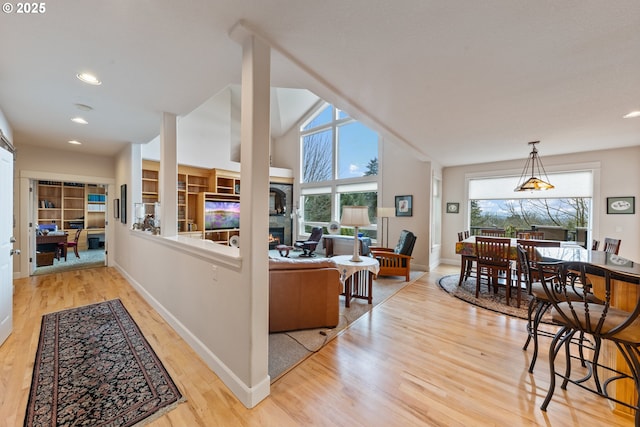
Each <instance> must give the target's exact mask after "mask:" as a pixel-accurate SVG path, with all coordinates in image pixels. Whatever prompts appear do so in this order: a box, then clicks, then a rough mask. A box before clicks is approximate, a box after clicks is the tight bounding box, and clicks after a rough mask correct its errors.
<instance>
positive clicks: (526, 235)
mask: <svg viewBox="0 0 640 427" xmlns="http://www.w3.org/2000/svg"><path fill="white" fill-rule="evenodd" d="M516 237H517V238H518V239H527V240H544V231H518V233H517V234H516Z"/></svg>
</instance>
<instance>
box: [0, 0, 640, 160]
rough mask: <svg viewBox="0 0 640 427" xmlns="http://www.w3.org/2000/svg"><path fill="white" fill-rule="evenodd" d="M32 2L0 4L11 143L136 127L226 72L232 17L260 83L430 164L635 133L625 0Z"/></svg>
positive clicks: (96, 146) (602, 141) (213, 85)
mask: <svg viewBox="0 0 640 427" xmlns="http://www.w3.org/2000/svg"><path fill="white" fill-rule="evenodd" d="M45 6H46V10H45V11H44V13H40V14H28V15H27V14H18V13H16V11H13V13H6V12H5V13H3V14H2V15H1V16H0V109H1V110H2V111H3V112H4V114H5V116H6V117H7V120H8V121H9V123H10V125H11V126H12V128H13V131H14V143H15V145H16V146H18V147H19V146H20V145H21V144H31V145H42V146H46V147H49V148H54V149H61V150H75V151H80V152H85V153H95V154H100V155H113V154H114V153H116V152H118V151H119V150H120V149H121V148H122V147H123V145H124V144H127V143H129V142H134V143H145V142H148V141H150V140H152V139H153V138H154V137H155V136H156V135H157V134H158V132H159V129H160V116H161V113H162V112H163V111H166V112H171V113H175V114H177V115H185V114H187V113H189V112H190V111H192V110H193V109H195V108H196V107H198V106H199V105H201V104H203V103H204V102H205V101H206V100H207V99H209V98H211V97H212V96H214V95H215V94H216V93H219V92H220V91H221V90H222V89H223V88H225V87H227V86H228V85H230V84H234V85H237V84H239V83H240V72H241V49H240V46H239V45H238V44H237V43H236V42H235V41H233V40H232V38H231V37H230V35H229V32H230V30H231V28H232V27H233V26H234V25H235V24H236V23H237V22H238V21H240V20H243V21H244V22H246V25H247V26H248V27H250V28H252V29H253V30H255V31H256V32H257V33H259V34H260V35H261V36H262V37H264V38H265V39H267V40H268V41H269V42H271V43H272V44H273V46H274V54H273V71H272V85H273V86H274V87H278V88H289V89H309V90H311V91H312V92H313V93H315V94H316V95H318V96H320V97H322V98H323V99H326V100H328V101H329V102H332V103H335V104H336V105H337V106H338V107H341V108H343V109H345V110H346V111H348V112H349V113H350V114H351V115H352V116H354V117H356V118H358V119H361V120H362V121H364V122H365V123H366V124H368V125H370V126H371V127H373V128H375V129H376V130H378V131H380V132H381V133H382V134H383V135H384V136H385V137H386V138H388V139H390V140H392V141H394V142H395V143H398V144H400V145H401V146H403V147H405V148H407V149H409V150H412V151H413V152H415V153H416V154H417V155H418V156H420V157H422V158H424V159H433V160H436V161H438V162H440V163H441V164H442V165H444V166H449V165H459V164H469V163H477V162H484V161H495V160H508V159H520V158H524V157H526V155H527V153H528V150H529V147H528V146H527V145H526V143H527V142H528V141H532V140H541V141H542V143H541V144H540V146H539V149H540V152H541V154H542V155H543V156H547V155H552V154H564V153H571V152H578V151H590V150H597V149H603V148H612V147H625V146H635V145H640V118H636V119H623V118H622V116H623V115H625V114H627V113H628V112H630V111H632V110H640V81H639V80H640V77H639V76H640V31H639V30H638V29H639V28H640V2H638V1H637V0H618V1H615V2H611V1H604V0H602V1H600V0H598V1H594V0H581V1H571V0H563V1H553V2H551V1H545V2H540V1H530V0H514V1H506V0H504V1H498V0H494V1H482V2H479V1H472V0H466V1H462V0H447V1H441V0H437V1H436V0H401V1H391V0H385V1H381V0H350V1H343V0H325V1H308V0H297V1H295V2H286V1H280V0H261V1H255V0H209V1H206V0H191V1H189V2H177V1H176V2H169V1H153V0H145V1H135V2H132V1H125V0H117V1H116V0H114V1H108V2H107V1H86V0H85V1H82V0H56V1H54V2H46V3H45ZM81 72H92V73H94V74H96V75H97V76H98V77H99V78H100V79H101V80H102V82H103V83H102V85H100V86H89V85H86V84H84V83H82V82H80V81H79V80H78V79H76V74H78V73H81ZM77 104H81V105H88V106H91V107H92V110H91V111H84V110H82V109H79V107H78V105H77ZM285 104H286V103H280V102H279V103H278V105H280V107H279V108H282V111H280V110H274V111H273V112H272V113H273V114H274V115H277V116H278V117H283V116H287V117H288V114H290V113H287V112H286V111H290V110H287V107H286V106H285ZM75 116H82V117H84V118H85V119H86V120H87V121H88V122H89V123H88V124H87V125H78V124H76V123H73V122H71V120H70V119H71V118H73V117H75ZM283 126H286V125H283ZM71 139H75V140H78V141H81V142H82V145H80V146H71V145H69V144H68V143H67V141H68V140H71Z"/></svg>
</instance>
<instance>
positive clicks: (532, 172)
mask: <svg viewBox="0 0 640 427" xmlns="http://www.w3.org/2000/svg"><path fill="white" fill-rule="evenodd" d="M538 143H540V141H532V142H530V143H529V145H531V146H532V149H531V153H529V158H528V159H527V163H525V165H524V170H523V171H522V176H521V177H520V180H519V181H518V186H517V187H516V188H515V189H514V190H513V191H540V190H551V189H552V188H555V187H554V186H553V185H552V184H551V183H549V177H548V176H547V172H546V171H545V170H544V166H542V161H541V160H540V157H538V150H537V149H536V144H538ZM543 177H544V179H546V181H545V180H544V179H542V178H543Z"/></svg>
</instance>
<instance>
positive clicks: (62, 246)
mask: <svg viewBox="0 0 640 427" xmlns="http://www.w3.org/2000/svg"><path fill="white" fill-rule="evenodd" d="M80 233H82V228H78V229H77V230H76V235H75V237H74V238H73V241H72V242H60V243H58V259H60V255H61V254H62V255H63V256H64V260H65V261H66V260H67V251H68V250H69V248H73V252H74V253H75V254H76V258H80V254H79V253H78V239H80Z"/></svg>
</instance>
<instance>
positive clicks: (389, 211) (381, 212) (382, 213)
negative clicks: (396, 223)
mask: <svg viewBox="0 0 640 427" xmlns="http://www.w3.org/2000/svg"><path fill="white" fill-rule="evenodd" d="M376 214H377V217H378V218H391V217H393V216H396V208H378V210H377V211H376Z"/></svg>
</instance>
